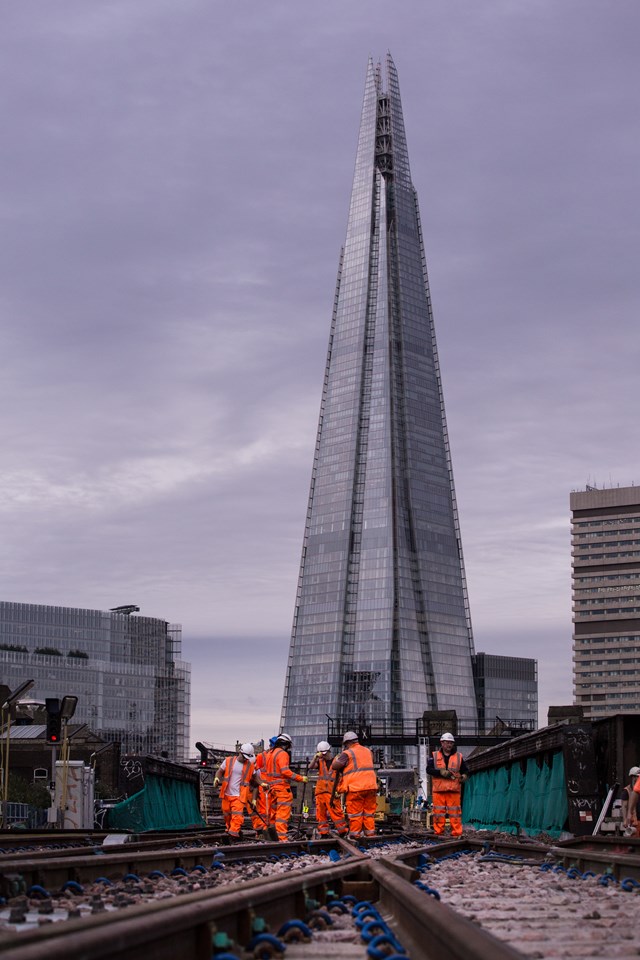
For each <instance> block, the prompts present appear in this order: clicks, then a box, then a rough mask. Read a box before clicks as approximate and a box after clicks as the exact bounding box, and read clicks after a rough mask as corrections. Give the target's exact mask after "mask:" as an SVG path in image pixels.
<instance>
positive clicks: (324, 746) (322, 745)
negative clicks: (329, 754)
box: [316, 740, 331, 753]
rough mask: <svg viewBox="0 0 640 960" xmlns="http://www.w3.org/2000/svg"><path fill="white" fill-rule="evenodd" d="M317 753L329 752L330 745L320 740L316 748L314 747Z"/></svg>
mask: <svg viewBox="0 0 640 960" xmlns="http://www.w3.org/2000/svg"><path fill="white" fill-rule="evenodd" d="M316 750H317V751H318V753H326V751H327V750H331V744H330V743H327V741H326V740H321V741H320V743H319V744H318V746H317V747H316Z"/></svg>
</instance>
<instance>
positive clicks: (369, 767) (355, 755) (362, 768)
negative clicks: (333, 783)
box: [338, 743, 378, 793]
mask: <svg viewBox="0 0 640 960" xmlns="http://www.w3.org/2000/svg"><path fill="white" fill-rule="evenodd" d="M343 753H346V754H347V755H348V757H349V760H348V762H347V765H346V767H345V768H344V770H343V771H342V779H341V781H340V786H339V787H338V789H339V790H340V793H352V792H354V791H356V790H357V791H361V790H377V789H378V778H377V777H376V772H375V770H374V767H373V756H372V755H371V750H369V748H368V747H363V746H362V744H360V743H355V744H354V745H353V746H352V747H349V749H348V750H344V751H343Z"/></svg>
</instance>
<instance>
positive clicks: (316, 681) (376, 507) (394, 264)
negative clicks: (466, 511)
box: [282, 56, 477, 754]
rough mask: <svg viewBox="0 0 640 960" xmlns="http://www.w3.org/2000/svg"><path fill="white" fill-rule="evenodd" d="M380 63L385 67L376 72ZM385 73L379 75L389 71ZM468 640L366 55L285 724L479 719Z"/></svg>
mask: <svg viewBox="0 0 640 960" xmlns="http://www.w3.org/2000/svg"><path fill="white" fill-rule="evenodd" d="M383 73H385V74H386V77H383ZM385 80H386V82H385ZM473 652H474V651H473V639H472V633H471V620H470V616H469V607H468V602H467V590H466V581H465V572H464V564H463V558H462V545H461V540H460V530H459V525H458V513H457V508H456V498H455V492H454V485H453V472H452V467H451V456H450V451H449V440H448V435H447V425H446V420H445V412H444V400H443V393H442V384H441V379H440V367H439V363H438V353H437V349H436V340H435V332H434V326H433V317H432V312H431V299H430V295H429V283H428V279H427V270H426V261H425V254H424V247H423V241H422V230H421V226H420V215H419V211H418V201H417V197H416V191H415V189H414V186H413V183H412V182H411V174H410V170H409V157H408V153H407V144H406V138H405V130H404V122H403V116H402V106H401V102H400V89H399V85H398V78H397V74H396V69H395V66H394V63H393V61H392V59H391V57H390V56H388V57H387V59H386V70H384V71H383V69H382V68H381V67H380V66H379V65H378V66H377V67H376V66H374V64H373V62H371V61H370V62H369V66H368V70H367V77H366V84H365V92H364V102H363V107H362V117H361V124H360V134H359V139H358V148H357V155H356V164H355V176H354V181H353V189H352V194H351V206H350V211H349V219H348V225H347V235H346V240H345V244H344V247H343V250H342V255H341V258H340V265H339V270H338V281H337V287H336V294H335V302H334V310H333V320H332V325H331V332H330V340H329V351H328V358H327V366H326V374H325V381H324V389H323V395H322V404H321V411H320V421H319V427H318V434H317V444H316V451H315V458H314V464H313V473H312V480H311V490H310V496H309V505H308V512H307V521H306V528H305V534H304V543H303V550H302V561H301V566H300V576H299V585H298V593H297V600H296V607H295V614H294V623H293V631H292V637H291V646H290V654H289V663H288V669H287V677H286V684H285V693H284V701H283V709H282V724H283V728H284V729H285V730H286V731H287V733H289V734H290V735H291V736H292V737H294V741H295V742H294V748H295V752H296V753H303V754H304V753H310V752H311V751H312V750H313V749H314V748H315V744H316V742H317V741H318V740H319V739H322V738H323V736H324V731H325V730H326V729H327V715H330V716H332V717H333V718H344V722H345V723H348V724H351V723H358V724H360V725H361V724H367V723H375V722H376V721H385V722H386V723H388V724H389V725H390V726H389V728H390V729H398V730H401V729H402V728H403V725H404V726H405V728H406V725H407V724H410V723H411V722H414V721H415V719H416V718H417V717H420V716H421V715H422V713H423V711H424V710H449V709H455V710H456V711H457V714H458V717H459V718H460V720H461V722H462V724H464V723H465V722H466V723H469V724H473V726H474V729H475V724H476V723H477V709H476V698H475V692H474V679H473V672H472V662H471V658H472V654H473Z"/></svg>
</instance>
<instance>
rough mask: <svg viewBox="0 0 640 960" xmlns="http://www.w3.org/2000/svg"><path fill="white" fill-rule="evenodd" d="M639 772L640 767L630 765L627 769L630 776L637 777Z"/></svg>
mask: <svg viewBox="0 0 640 960" xmlns="http://www.w3.org/2000/svg"><path fill="white" fill-rule="evenodd" d="M639 773H640V767H631V770H629V776H630V777H637V776H638V774H639Z"/></svg>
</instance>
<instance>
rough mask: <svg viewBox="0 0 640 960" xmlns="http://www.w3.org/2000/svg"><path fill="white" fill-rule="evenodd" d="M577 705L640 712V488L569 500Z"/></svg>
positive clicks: (591, 711)
mask: <svg viewBox="0 0 640 960" xmlns="http://www.w3.org/2000/svg"><path fill="white" fill-rule="evenodd" d="M570 506H571V515H572V517H571V556H572V587H573V677H574V700H575V703H576V704H578V705H580V706H582V707H583V710H584V715H585V717H594V718H596V717H602V716H605V715H607V714H614V713H634V712H636V711H637V712H640V487H614V488H611V489H608V490H600V489H597V488H594V487H587V488H586V490H584V491H576V492H574V493H572V494H571V498H570Z"/></svg>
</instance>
